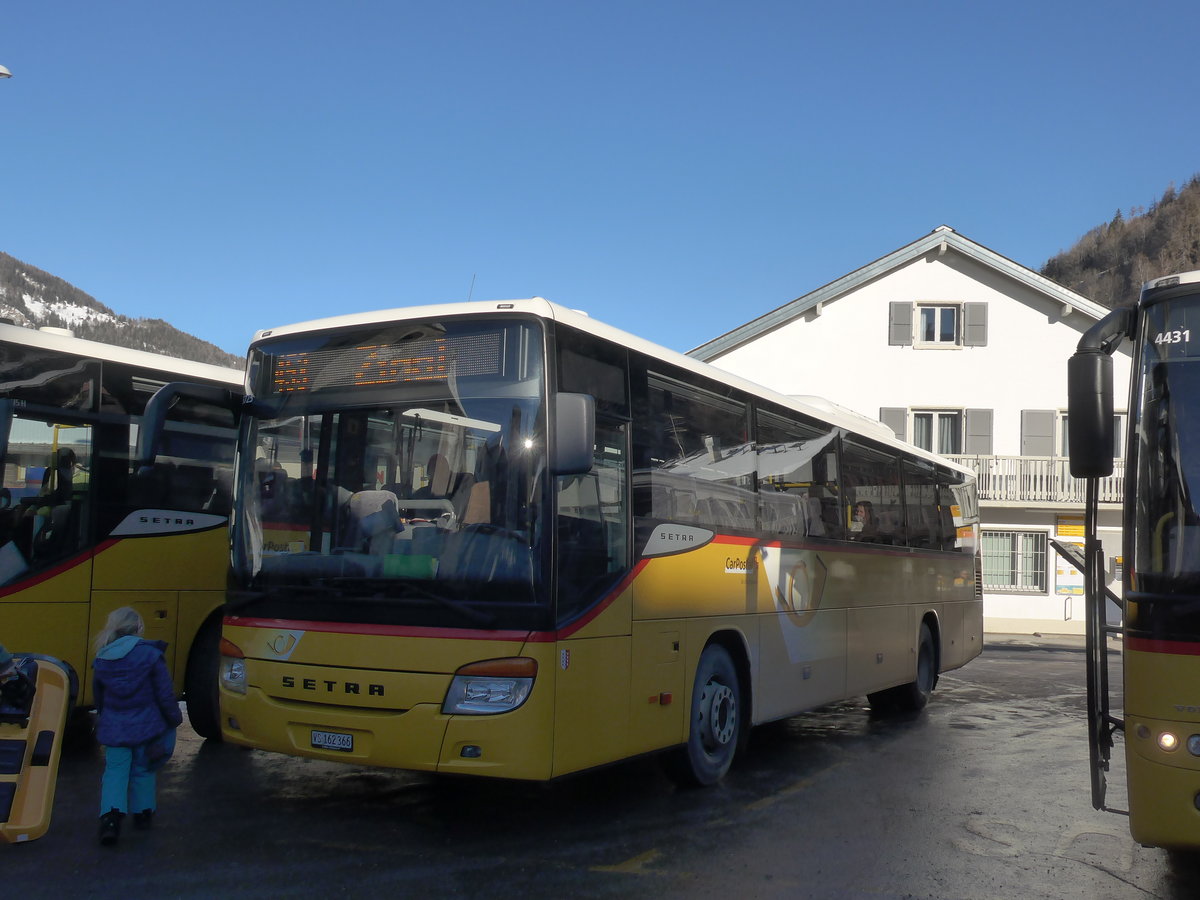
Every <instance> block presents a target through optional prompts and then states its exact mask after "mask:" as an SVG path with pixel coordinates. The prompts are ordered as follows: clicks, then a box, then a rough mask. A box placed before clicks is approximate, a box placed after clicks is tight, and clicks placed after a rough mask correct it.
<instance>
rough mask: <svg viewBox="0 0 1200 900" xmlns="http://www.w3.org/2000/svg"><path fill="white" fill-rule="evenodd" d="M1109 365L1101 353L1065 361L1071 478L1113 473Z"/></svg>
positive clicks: (1088, 352) (1108, 358)
mask: <svg viewBox="0 0 1200 900" xmlns="http://www.w3.org/2000/svg"><path fill="white" fill-rule="evenodd" d="M1113 438H1114V435H1113V362H1112V357H1111V356H1109V355H1108V354H1106V353H1104V352H1103V351H1101V350H1098V349H1097V350H1090V349H1089V350H1079V351H1077V352H1076V353H1075V355H1074V356H1072V357H1071V358H1070V359H1069V360H1068V361H1067V440H1068V443H1069V444H1070V455H1071V474H1072V475H1073V476H1075V477H1076V478H1104V477H1106V476H1108V475H1111V474H1112V471H1113Z"/></svg>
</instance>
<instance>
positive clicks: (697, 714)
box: [668, 644, 742, 786]
mask: <svg viewBox="0 0 1200 900" xmlns="http://www.w3.org/2000/svg"><path fill="white" fill-rule="evenodd" d="M740 700H741V688H740V686H739V685H738V675H737V669H736V668H735V667H734V665H733V660H732V659H731V658H730V656H729V651H728V650H726V649H725V648H724V647H722V646H720V645H719V644H711V645H709V646H708V647H706V648H705V649H704V652H703V653H702V654H700V663H699V665H698V666H696V681H695V685H694V686H693V688H692V710H691V718H690V720H689V726H690V727H689V728H688V739H687V743H686V744H684V746H682V747H680V748H679V749H678V750H676V751H675V754H674V758H673V759H671V760H670V765H669V767H668V771H669V772H670V774H671V775H672V777H673V778H674V779H675V780H676V781H678V782H679V783H681V784H685V785H692V786H703V785H710V784H715V783H716V782H718V781H720V780H721V777H722V776H723V775H724V774H725V773H726V772H728V771H729V766H730V764H731V763H732V762H733V756H734V753H735V752H736V751H737V747H738V739H739V736H740V732H741V724H742V723H741V707H740V703H739V701H740Z"/></svg>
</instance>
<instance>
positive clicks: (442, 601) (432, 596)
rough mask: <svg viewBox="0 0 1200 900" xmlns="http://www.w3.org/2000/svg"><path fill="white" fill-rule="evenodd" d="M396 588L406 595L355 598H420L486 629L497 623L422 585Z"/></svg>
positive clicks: (366, 581) (343, 580)
mask: <svg viewBox="0 0 1200 900" xmlns="http://www.w3.org/2000/svg"><path fill="white" fill-rule="evenodd" d="M329 581H330V583H332V584H338V585H345V584H359V585H371V584H372V583H374V579H371V578H356V577H353V576H349V575H346V576H342V577H339V578H331V579H329ZM396 587H399V588H403V589H404V592H405V593H404V595H403V596H401V597H396V596H394V595H393V594H390V593H388V592H384V591H376V592H375V594H374V595H373V596H372V597H370V598H361V597H360V598H355V599H371V600H378V601H387V600H395V599H400V600H403V599H407V598H408V597H420V598H422V599H425V600H432V601H433V602H434V603H436V604H438V605H439V606H444V607H445V608H446V609H449V610H452V611H453V612H456V613H458V614H459V615H461V616H462V617H463V618H466V619H470V620H471V621H473V622H477V623H478V624H480V625H483V626H485V627H486V626H490V625H494V624H495V623H496V617H495V616H493V615H492V614H491V613H486V612H483V611H482V610H479V609H476V608H475V607H473V606H471V605H469V604H467V603H464V602H463V601H461V600H455V599H454V598H453V597H447V596H446V595H445V594H439V593H438V592H437V591H431V590H429V589H428V588H423V587H421V586H420V585H416V584H412V583H406V584H400V585H396Z"/></svg>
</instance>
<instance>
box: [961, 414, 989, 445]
mask: <svg viewBox="0 0 1200 900" xmlns="http://www.w3.org/2000/svg"><path fill="white" fill-rule="evenodd" d="M964 419H965V422H964V424H965V425H966V432H967V433H966V436H965V440H964V441H963V453H969V454H971V455H973V456H991V455H992V411H991V410H990V409H968V410H966V411H965V415H964Z"/></svg>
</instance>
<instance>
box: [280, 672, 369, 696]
mask: <svg viewBox="0 0 1200 900" xmlns="http://www.w3.org/2000/svg"><path fill="white" fill-rule="evenodd" d="M282 680H283V686H284V687H285V688H296V687H298V688H300V689H301V690H302V691H314V692H317V693H325V694H336V693H339V690H338V689H339V687H340V688H341V691H340V693H343V694H366V695H367V696H368V697H382V696H383V694H384V691H383V685H382V684H365V685H364V684H359V683H358V682H357V681H334V680H333V679H329V678H296V677H295V676H293V675H284V676H283V679H282ZM364 688H365V690H364Z"/></svg>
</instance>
